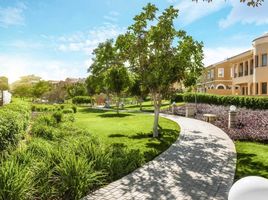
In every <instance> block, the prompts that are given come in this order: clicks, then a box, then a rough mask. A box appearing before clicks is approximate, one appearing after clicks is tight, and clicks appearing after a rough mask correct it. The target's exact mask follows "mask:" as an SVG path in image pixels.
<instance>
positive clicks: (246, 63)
mask: <svg viewBox="0 0 268 200" xmlns="http://www.w3.org/2000/svg"><path fill="white" fill-rule="evenodd" d="M247 75H248V61H246V62H245V76H247Z"/></svg>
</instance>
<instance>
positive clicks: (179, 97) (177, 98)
mask: <svg viewBox="0 0 268 200" xmlns="http://www.w3.org/2000/svg"><path fill="white" fill-rule="evenodd" d="M173 102H176V103H178V102H183V94H182V93H177V94H175V95H174V96H172V97H171V103H173Z"/></svg>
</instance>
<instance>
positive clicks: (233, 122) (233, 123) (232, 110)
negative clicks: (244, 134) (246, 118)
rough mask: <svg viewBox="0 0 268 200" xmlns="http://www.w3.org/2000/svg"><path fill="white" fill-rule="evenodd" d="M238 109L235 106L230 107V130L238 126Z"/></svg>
mask: <svg viewBox="0 0 268 200" xmlns="http://www.w3.org/2000/svg"><path fill="white" fill-rule="evenodd" d="M236 113H237V112H236V107H235V106H234V105H232V106H230V110H229V118H228V128H229V129H231V128H235V126H236Z"/></svg>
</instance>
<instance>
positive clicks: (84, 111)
mask: <svg viewBox="0 0 268 200" xmlns="http://www.w3.org/2000/svg"><path fill="white" fill-rule="evenodd" d="M79 112H80V113H106V112H109V110H103V109H97V108H88V107H87V108H82V109H80V110H79Z"/></svg>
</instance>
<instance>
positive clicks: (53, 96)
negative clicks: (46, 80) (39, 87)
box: [44, 81, 68, 103]
mask: <svg viewBox="0 0 268 200" xmlns="http://www.w3.org/2000/svg"><path fill="white" fill-rule="evenodd" d="M67 95H68V93H67V84H66V83H65V82H64V81H61V82H59V83H58V84H56V85H53V87H52V89H51V90H50V91H49V92H47V93H45V94H44V96H45V98H46V99H48V101H49V102H54V103H63V102H64V100H65V99H66V97H67Z"/></svg>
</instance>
